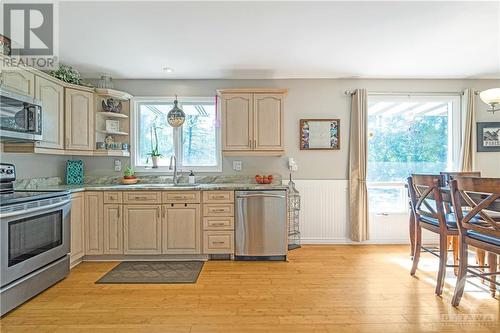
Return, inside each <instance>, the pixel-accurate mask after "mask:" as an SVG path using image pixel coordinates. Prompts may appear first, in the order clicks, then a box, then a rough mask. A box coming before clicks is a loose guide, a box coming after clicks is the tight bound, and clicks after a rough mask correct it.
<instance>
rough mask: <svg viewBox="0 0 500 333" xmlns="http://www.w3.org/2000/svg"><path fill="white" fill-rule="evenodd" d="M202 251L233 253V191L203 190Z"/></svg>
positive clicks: (207, 252) (208, 252)
mask: <svg viewBox="0 0 500 333" xmlns="http://www.w3.org/2000/svg"><path fill="white" fill-rule="evenodd" d="M203 253H206V254H230V255H232V254H234V191H203Z"/></svg>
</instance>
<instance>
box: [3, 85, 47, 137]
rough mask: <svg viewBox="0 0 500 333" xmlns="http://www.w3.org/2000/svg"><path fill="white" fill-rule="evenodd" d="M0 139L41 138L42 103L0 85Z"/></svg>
mask: <svg viewBox="0 0 500 333" xmlns="http://www.w3.org/2000/svg"><path fill="white" fill-rule="evenodd" d="M0 139H1V140H2V141H11V142H16V141H21V142H22V141H40V140H42V103H41V102H40V101H38V100H36V99H34V98H32V97H29V96H24V95H19V94H16V93H14V92H11V91H9V90H7V89H5V88H3V87H0Z"/></svg>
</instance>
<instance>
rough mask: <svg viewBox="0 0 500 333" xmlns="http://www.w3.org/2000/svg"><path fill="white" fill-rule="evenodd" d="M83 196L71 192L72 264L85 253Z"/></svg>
mask: <svg viewBox="0 0 500 333" xmlns="http://www.w3.org/2000/svg"><path fill="white" fill-rule="evenodd" d="M84 221H85V196H84V194H83V193H76V194H73V196H72V200H71V224H70V225H71V226H70V228H71V251H70V252H71V254H70V262H71V264H73V263H74V262H76V261H77V260H78V259H80V258H81V257H83V255H84V254H85V227H84V224H85V223H84Z"/></svg>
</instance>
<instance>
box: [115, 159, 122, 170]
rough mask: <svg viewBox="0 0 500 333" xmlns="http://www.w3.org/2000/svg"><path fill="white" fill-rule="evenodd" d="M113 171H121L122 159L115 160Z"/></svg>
mask: <svg viewBox="0 0 500 333" xmlns="http://www.w3.org/2000/svg"><path fill="white" fill-rule="evenodd" d="M115 171H122V161H120V160H115Z"/></svg>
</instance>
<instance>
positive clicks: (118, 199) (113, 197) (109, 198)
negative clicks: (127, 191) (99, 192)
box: [104, 192, 122, 204]
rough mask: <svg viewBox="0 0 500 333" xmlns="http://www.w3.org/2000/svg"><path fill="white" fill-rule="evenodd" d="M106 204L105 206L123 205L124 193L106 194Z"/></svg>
mask: <svg viewBox="0 0 500 333" xmlns="http://www.w3.org/2000/svg"><path fill="white" fill-rule="evenodd" d="M104 203H105V204H116V203H122V193H121V192H104Z"/></svg>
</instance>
